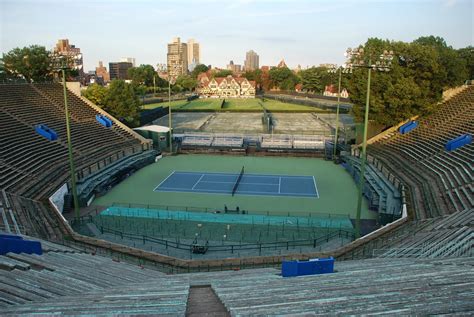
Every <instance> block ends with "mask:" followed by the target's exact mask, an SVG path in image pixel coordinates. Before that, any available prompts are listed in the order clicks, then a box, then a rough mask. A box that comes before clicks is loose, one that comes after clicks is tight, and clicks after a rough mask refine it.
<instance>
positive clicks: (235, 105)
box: [224, 98, 262, 111]
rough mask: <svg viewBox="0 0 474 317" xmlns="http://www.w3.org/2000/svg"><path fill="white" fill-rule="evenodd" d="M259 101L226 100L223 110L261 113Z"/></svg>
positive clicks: (251, 99) (253, 99)
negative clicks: (257, 111)
mask: <svg viewBox="0 0 474 317" xmlns="http://www.w3.org/2000/svg"><path fill="white" fill-rule="evenodd" d="M261 103H262V102H261V100H260V99H256V98H249V99H226V101H225V104H224V110H226V111H227V110H230V111H232V110H237V109H238V110H243V109H245V110H260V111H262V106H261Z"/></svg>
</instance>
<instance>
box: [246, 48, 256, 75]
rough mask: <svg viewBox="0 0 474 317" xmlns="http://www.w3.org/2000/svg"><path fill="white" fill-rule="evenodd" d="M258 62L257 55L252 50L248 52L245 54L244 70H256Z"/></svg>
mask: <svg viewBox="0 0 474 317" xmlns="http://www.w3.org/2000/svg"><path fill="white" fill-rule="evenodd" d="M258 61H259V57H258V54H257V53H255V52H254V51H252V50H250V51H248V52H247V54H245V63H244V69H245V70H246V71H252V70H256V69H258Z"/></svg>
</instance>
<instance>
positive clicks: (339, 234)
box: [92, 222, 354, 255]
mask: <svg viewBox="0 0 474 317" xmlns="http://www.w3.org/2000/svg"><path fill="white" fill-rule="evenodd" d="M92 223H93V222H92ZM98 229H99V231H100V233H101V234H102V235H103V234H112V235H114V236H116V237H120V239H124V238H125V239H130V240H135V241H140V242H142V243H143V244H146V243H147V242H148V243H154V244H157V245H161V246H164V247H165V249H176V250H184V251H189V252H190V253H192V251H193V247H195V246H196V244H188V243H182V242H179V241H172V240H167V239H160V238H155V237H151V236H147V235H142V234H133V233H127V232H123V231H120V230H115V229H111V228H106V227H103V226H100V227H99V228H98ZM334 238H345V239H350V240H353V239H354V233H353V232H350V231H346V230H342V229H339V230H337V231H334V232H332V233H330V234H327V235H325V236H322V237H318V238H314V239H305V240H288V241H276V242H260V243H238V244H222V245H208V246H207V252H208V253H210V252H216V253H229V252H230V253H231V254H234V252H238V251H257V250H258V254H259V255H261V254H262V250H265V249H286V250H290V249H295V248H297V247H312V248H313V249H315V248H317V247H319V246H321V245H322V244H324V243H327V242H329V241H330V240H332V239H334Z"/></svg>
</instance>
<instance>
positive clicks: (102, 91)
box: [82, 84, 108, 108]
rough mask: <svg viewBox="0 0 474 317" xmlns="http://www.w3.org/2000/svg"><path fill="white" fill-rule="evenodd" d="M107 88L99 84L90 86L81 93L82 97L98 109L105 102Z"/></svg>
mask: <svg viewBox="0 0 474 317" xmlns="http://www.w3.org/2000/svg"><path fill="white" fill-rule="evenodd" d="M107 94H108V91H107V88H105V87H104V86H101V85H99V84H92V85H90V86H89V87H87V89H86V90H84V91H83V92H82V95H83V96H84V97H86V98H87V99H89V100H90V101H91V102H93V103H94V104H96V105H98V106H99V107H101V108H102V107H104V106H105V103H106V100H107Z"/></svg>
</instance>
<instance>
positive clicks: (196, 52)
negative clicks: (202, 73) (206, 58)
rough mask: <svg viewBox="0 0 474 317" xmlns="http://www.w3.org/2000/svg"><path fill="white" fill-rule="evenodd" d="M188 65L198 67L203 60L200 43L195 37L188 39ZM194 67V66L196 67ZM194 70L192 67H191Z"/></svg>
mask: <svg viewBox="0 0 474 317" xmlns="http://www.w3.org/2000/svg"><path fill="white" fill-rule="evenodd" d="M187 46H188V67H189V68H191V67H192V66H194V67H196V65H198V64H199V63H200V61H201V59H200V57H201V51H200V46H199V43H197V42H196V41H195V40H194V39H189V40H188V44H187ZM194 67H192V68H193V69H194ZM189 71H190V72H192V69H189Z"/></svg>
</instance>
